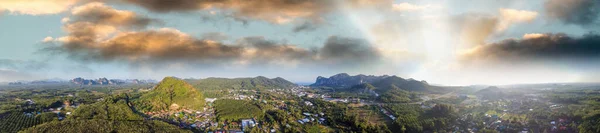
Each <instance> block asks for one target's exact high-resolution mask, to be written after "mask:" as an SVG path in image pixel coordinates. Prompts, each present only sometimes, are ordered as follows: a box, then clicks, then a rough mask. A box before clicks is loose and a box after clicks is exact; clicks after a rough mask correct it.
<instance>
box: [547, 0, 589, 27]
mask: <svg viewBox="0 0 600 133" xmlns="http://www.w3.org/2000/svg"><path fill="white" fill-rule="evenodd" d="M544 7H545V9H546V13H547V14H548V16H550V17H552V18H555V19H558V20H560V21H562V22H564V23H566V24H576V25H582V26H587V25H597V24H598V21H599V20H598V18H599V16H600V1H598V0H547V1H546V3H545V5H544Z"/></svg>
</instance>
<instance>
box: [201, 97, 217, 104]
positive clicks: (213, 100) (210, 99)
mask: <svg viewBox="0 0 600 133" xmlns="http://www.w3.org/2000/svg"><path fill="white" fill-rule="evenodd" d="M216 100H217V98H204V101H206V102H209V103H212V102H215V101H216Z"/></svg>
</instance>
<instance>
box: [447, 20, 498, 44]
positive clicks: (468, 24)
mask: <svg viewBox="0 0 600 133" xmlns="http://www.w3.org/2000/svg"><path fill="white" fill-rule="evenodd" d="M499 21H500V20H499V19H498V17H495V16H491V15H485V14H476V13H468V14H462V15H458V16H453V17H452V19H451V27H452V31H454V33H455V34H458V38H459V39H460V43H461V44H463V45H466V46H465V47H467V48H469V47H472V46H477V45H482V44H485V41H486V40H487V38H488V37H489V36H491V35H492V34H494V33H495V32H496V29H498V28H497V27H498V23H499Z"/></svg>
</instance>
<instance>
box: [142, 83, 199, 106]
mask: <svg viewBox="0 0 600 133" xmlns="http://www.w3.org/2000/svg"><path fill="white" fill-rule="evenodd" d="M137 104H141V105H140V110H142V111H161V110H169V109H170V110H177V109H181V108H186V109H195V110H199V109H202V107H204V96H203V95H202V93H201V92H200V91H199V90H197V89H196V88H194V87H193V86H192V85H190V84H188V83H187V82H186V81H184V80H181V79H178V78H175V77H165V78H164V79H163V80H162V81H160V83H158V85H156V87H154V89H152V90H151V91H150V92H148V93H146V94H143V95H142V96H140V98H139V101H138V103H137Z"/></svg>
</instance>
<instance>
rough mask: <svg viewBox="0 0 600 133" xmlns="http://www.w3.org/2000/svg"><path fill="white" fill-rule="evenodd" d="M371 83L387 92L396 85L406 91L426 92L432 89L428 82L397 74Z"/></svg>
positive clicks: (379, 89)
mask: <svg viewBox="0 0 600 133" xmlns="http://www.w3.org/2000/svg"><path fill="white" fill-rule="evenodd" d="M371 84H372V85H373V86H375V87H377V89H376V91H379V92H385V91H387V90H388V89H392V86H395V87H397V88H400V89H402V90H405V91H419V92H425V91H429V89H430V86H429V84H427V83H426V82H422V81H417V80H413V79H403V78H400V77H397V76H391V77H387V78H384V79H382V80H378V81H375V82H373V83H371Z"/></svg>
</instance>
